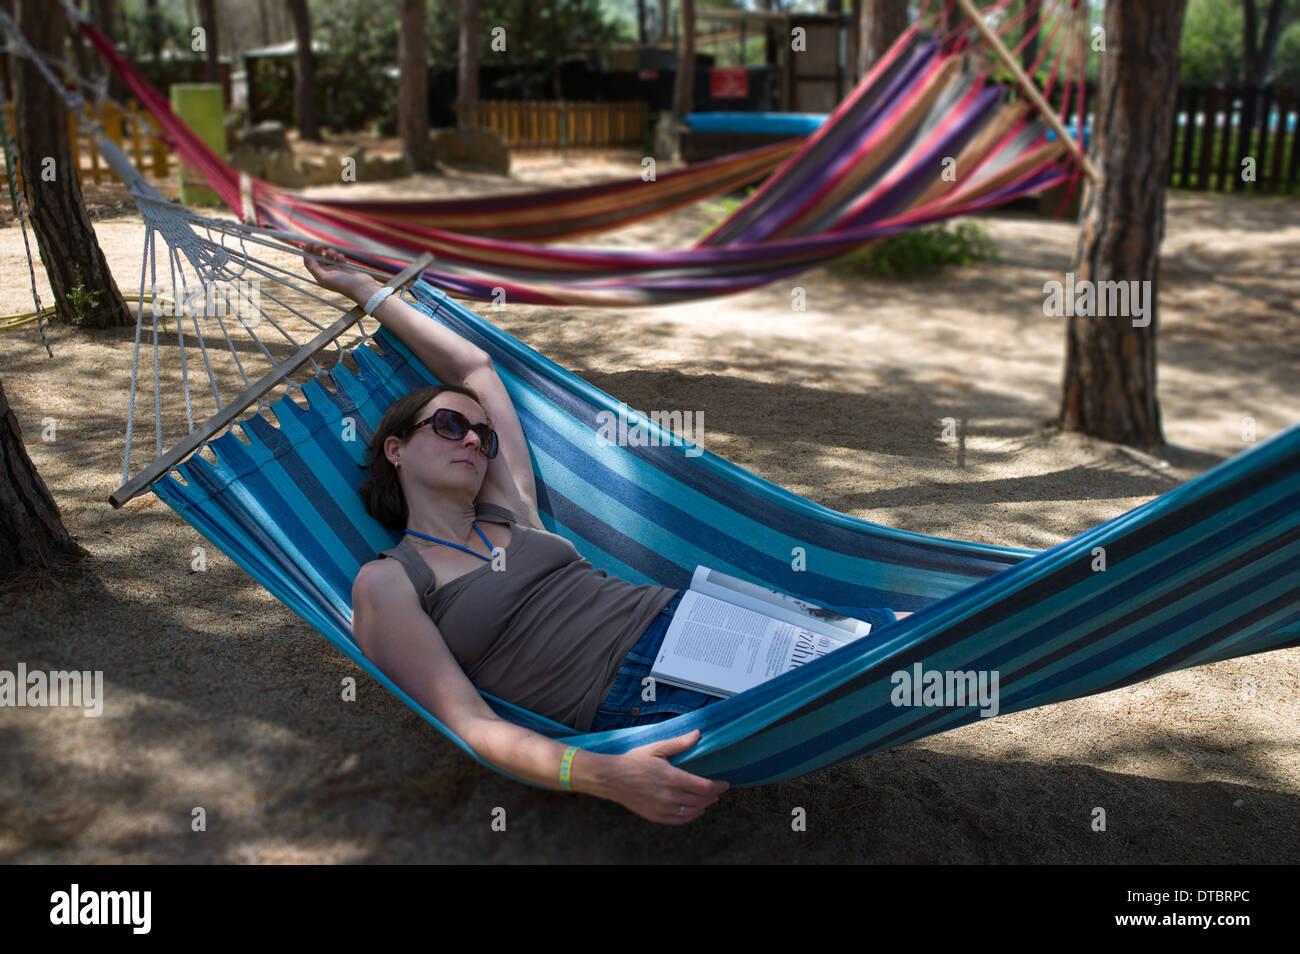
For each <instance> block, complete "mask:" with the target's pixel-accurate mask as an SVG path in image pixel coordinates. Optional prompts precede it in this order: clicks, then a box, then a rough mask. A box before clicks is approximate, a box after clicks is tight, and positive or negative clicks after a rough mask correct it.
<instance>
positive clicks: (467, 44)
mask: <svg viewBox="0 0 1300 954" xmlns="http://www.w3.org/2000/svg"><path fill="white" fill-rule="evenodd" d="M456 104H457V106H458V107H459V108H458V110H457V113H456V124H457V125H458V126H460V128H461V129H468V128H470V127H471V126H474V125H476V123H475V116H474V112H475V110H477V109H478V0H460V58H459V60H458V62H457V65H456Z"/></svg>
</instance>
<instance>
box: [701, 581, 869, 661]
mask: <svg viewBox="0 0 1300 954" xmlns="http://www.w3.org/2000/svg"><path fill="white" fill-rule="evenodd" d="M691 589H692V590H694V591H696V592H697V593H703V594H705V595H706V596H712V597H715V598H717V599H720V600H726V601H727V602H729V603H734V604H736V605H738V606H743V607H745V608H747V609H751V610H754V611H756V612H759V613H762V614H764V615H766V616H769V617H776V618H777V619H781V620H784V621H785V622H787V623H793V624H794V625H796V626H802V627H803V628H805V629H810V630H812V631H813V632H815V633H820V634H821V635H823V636H828V637H830V638H831V639H834V640H838V641H839V642H841V643H847V642H851V641H853V640H855V639H860V638H862V637H863V636H865V635H867V634H868V633H869V632H871V624H870V623H868V622H865V621H863V620H860V619H854V618H853V617H852V616H845V615H844V614H843V613H837V612H835V611H834V610H829V609H826V608H825V607H824V606H818V605H817V604H816V603H810V602H808V601H807V600H801V599H799V597H797V596H791V595H790V594H788V593H782V592H780V591H778V590H774V589H771V588H769V587H765V586H760V585H758V584H757V583H750V582H749V581H748V580H741V579H738V578H737V577H734V576H730V575H728V574H726V573H723V572H722V571H721V570H714V569H711V568H710V567H707V566H697V567H696V568H695V575H694V576H692V577H691Z"/></svg>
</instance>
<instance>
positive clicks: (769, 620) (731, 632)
mask: <svg viewBox="0 0 1300 954" xmlns="http://www.w3.org/2000/svg"><path fill="white" fill-rule="evenodd" d="M869 632H871V624H870V623H866V622H863V621H862V620H860V619H854V618H853V617H851V616H845V615H843V614H842V613H836V612H834V611H833V610H828V609H826V608H825V607H823V606H818V605H816V604H815V603H809V602H806V601H804V600H801V599H799V598H797V597H794V596H790V595H788V594H786V593H779V592H777V591H776V590H770V589H768V588H766V587H763V586H758V585H756V584H754V583H749V582H747V581H745V580H739V579H737V578H736V577H734V576H728V575H727V574H725V573H720V572H718V571H717V570H711V569H709V568H708V567H704V566H697V567H696V568H695V575H694V576H693V577H692V578H691V587H690V589H688V590H686V591H685V592H684V593H682V600H681V602H680V603H679V604H678V606H677V612H676V613H674V614H673V620H672V623H670V624H669V626H668V632H667V633H666V634H665V635H664V641H663V646H662V647H661V648H660V650H659V655H658V656H657V657H656V659H655V664H654V666H653V668H652V669H651V670H650V675H651V676H652V677H653V678H655V679H657V680H659V681H660V682H664V683H667V684H669V685H673V686H682V687H683V688H686V689H694V690H696V691H697V692H704V693H708V694H709V695H713V696H731V695H735V694H736V693H738V692H744V691H745V690H746V689H749V688H752V687H753V686H757V685H758V684H759V683H761V682H766V681H767V680H768V679H771V678H773V677H774V676H779V675H781V674H782V673H784V672H789V671H790V670H791V669H794V668H796V667H798V666H802V665H803V664H804V663H806V662H809V661H811V660H813V659H816V658H817V657H819V656H824V655H826V654H827V653H828V652H830V651H831V650H833V649H839V648H840V647H841V646H843V645H845V644H846V643H850V642H852V641H853V640H855V639H860V638H862V637H863V636H865V635H867V633H869Z"/></svg>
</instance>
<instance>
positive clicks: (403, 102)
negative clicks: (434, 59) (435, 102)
mask: <svg viewBox="0 0 1300 954" xmlns="http://www.w3.org/2000/svg"><path fill="white" fill-rule="evenodd" d="M424 15H425V7H424V0H402V12H401V23H400V30H399V32H398V34H397V37H398V39H397V60H398V64H399V70H400V76H401V78H400V80H399V82H398V88H397V126H398V129H397V132H398V135H400V136H401V137H402V144H403V146H404V147H405V149H406V154H407V155H408V156H409V157H410V159H411V168H412V169H414V170H415V171H416V172H427V171H428V170H430V169H432V168H433V150H432V149H431V148H430V145H429V61H428V59H427V57H426V54H425V47H424Z"/></svg>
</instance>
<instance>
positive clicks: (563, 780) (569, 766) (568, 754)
mask: <svg viewBox="0 0 1300 954" xmlns="http://www.w3.org/2000/svg"><path fill="white" fill-rule="evenodd" d="M577 751H578V747H577V746H576V745H571V746H569V747H568V748H567V749H565V750H564V758H562V759H561V760H560V787H561V788H562V789H564V790H565V791H566V792H571V791H573V788H572V787H571V785H570V784H569V774H570V773H571V772H572V771H573V756H574V755H575V754H577Z"/></svg>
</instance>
